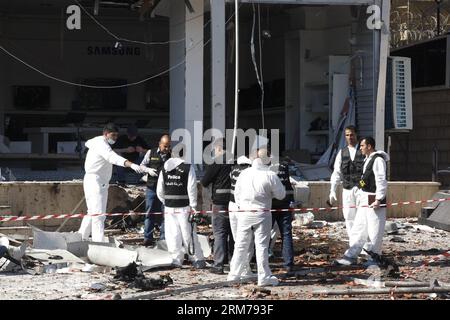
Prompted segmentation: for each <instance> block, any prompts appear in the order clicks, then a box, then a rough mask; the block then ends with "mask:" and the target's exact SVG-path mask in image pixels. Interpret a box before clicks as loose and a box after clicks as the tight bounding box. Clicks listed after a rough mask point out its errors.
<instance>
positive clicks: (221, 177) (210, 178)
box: [200, 155, 231, 205]
mask: <svg viewBox="0 0 450 320" xmlns="http://www.w3.org/2000/svg"><path fill="white" fill-rule="evenodd" d="M230 172H231V164H227V163H226V157H225V155H224V156H223V162H222V164H217V163H213V164H210V165H208V166H207V167H206V171H205V175H204V176H203V178H202V180H201V181H200V183H201V184H202V185H203V186H204V187H205V188H206V187H208V186H209V185H210V184H212V202H213V204H216V205H228V203H229V202H230V192H231V190H230V189H231V180H230Z"/></svg>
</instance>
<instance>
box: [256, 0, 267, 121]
mask: <svg viewBox="0 0 450 320" xmlns="http://www.w3.org/2000/svg"><path fill="white" fill-rule="evenodd" d="M267 10H268V9H267ZM267 23H269V22H268V20H267ZM258 36H259V72H260V73H261V76H260V78H261V117H262V127H263V129H265V128H266V127H265V125H264V123H265V121H264V75H263V64H262V56H263V52H262V41H261V10H260V4H259V3H258Z"/></svg>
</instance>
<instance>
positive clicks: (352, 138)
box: [329, 126, 364, 242]
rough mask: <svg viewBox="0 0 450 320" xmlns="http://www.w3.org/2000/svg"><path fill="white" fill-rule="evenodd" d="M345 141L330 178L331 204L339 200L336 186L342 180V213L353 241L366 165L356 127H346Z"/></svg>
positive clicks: (348, 233)
mask: <svg viewBox="0 0 450 320" xmlns="http://www.w3.org/2000/svg"><path fill="white" fill-rule="evenodd" d="M344 132H345V141H346V142H347V146H346V147H345V148H342V149H341V150H339V152H338V154H337V155H336V160H335V161H334V170H333V174H332V175H331V178H330V184H331V188H330V196H329V198H330V199H329V200H330V204H331V205H333V204H334V203H336V202H337V196H336V188H337V185H338V184H339V183H340V182H342V206H343V208H342V213H343V215H344V220H345V227H346V229H347V235H348V238H349V242H351V239H350V237H351V230H352V227H353V223H354V221H355V217H356V208H350V207H352V206H353V207H355V206H356V194H357V192H358V190H359V188H358V184H359V180H360V179H361V175H362V169H363V165H364V156H363V154H362V153H361V150H358V141H357V137H356V128H355V127H354V126H348V127H346V128H345V131H344Z"/></svg>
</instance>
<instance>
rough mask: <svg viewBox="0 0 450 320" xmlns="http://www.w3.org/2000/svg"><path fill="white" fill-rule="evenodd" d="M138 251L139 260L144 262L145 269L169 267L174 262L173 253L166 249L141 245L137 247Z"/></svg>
mask: <svg viewBox="0 0 450 320" xmlns="http://www.w3.org/2000/svg"><path fill="white" fill-rule="evenodd" d="M137 253H138V258H137V260H138V261H139V262H141V263H142V267H143V268H142V269H143V270H144V271H146V270H150V269H153V268H161V267H169V266H171V265H172V262H173V259H172V255H171V254H170V253H169V252H167V251H164V250H160V249H149V248H144V247H141V248H138V249H137Z"/></svg>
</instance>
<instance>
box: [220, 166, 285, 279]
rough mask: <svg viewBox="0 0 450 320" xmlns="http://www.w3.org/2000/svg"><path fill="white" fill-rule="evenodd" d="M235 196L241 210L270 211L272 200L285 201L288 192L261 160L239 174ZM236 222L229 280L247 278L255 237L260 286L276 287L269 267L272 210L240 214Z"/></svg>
mask: <svg viewBox="0 0 450 320" xmlns="http://www.w3.org/2000/svg"><path fill="white" fill-rule="evenodd" d="M234 196H235V200H236V204H237V205H238V207H239V208H240V209H242V210H247V209H248V210H255V209H270V208H272V198H276V199H279V200H281V199H283V198H284V197H285V196H286V190H285V188H284V186H283V184H282V183H281V180H280V178H278V176H277V175H276V173H275V172H273V171H271V170H269V168H268V167H267V166H265V165H264V164H263V162H262V160H261V159H259V158H257V159H255V160H254V161H253V163H252V166H251V167H250V168H248V169H245V170H244V171H242V172H241V174H240V175H239V178H238V180H237V182H236V187H235V194H234ZM237 219H238V225H237V236H236V242H235V244H234V253H233V258H232V259H231V263H230V273H229V274H228V280H239V279H242V278H243V277H245V275H244V272H245V268H246V266H247V265H248V260H247V257H248V252H249V250H250V241H251V240H250V239H251V238H252V237H253V236H254V237H255V238H254V241H255V246H256V262H257V265H258V285H259V286H265V285H277V284H278V279H277V278H276V277H273V276H272V273H271V271H270V268H269V254H268V249H269V242H270V230H271V229H272V214H271V213H270V211H261V212H239V213H238V216H237Z"/></svg>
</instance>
